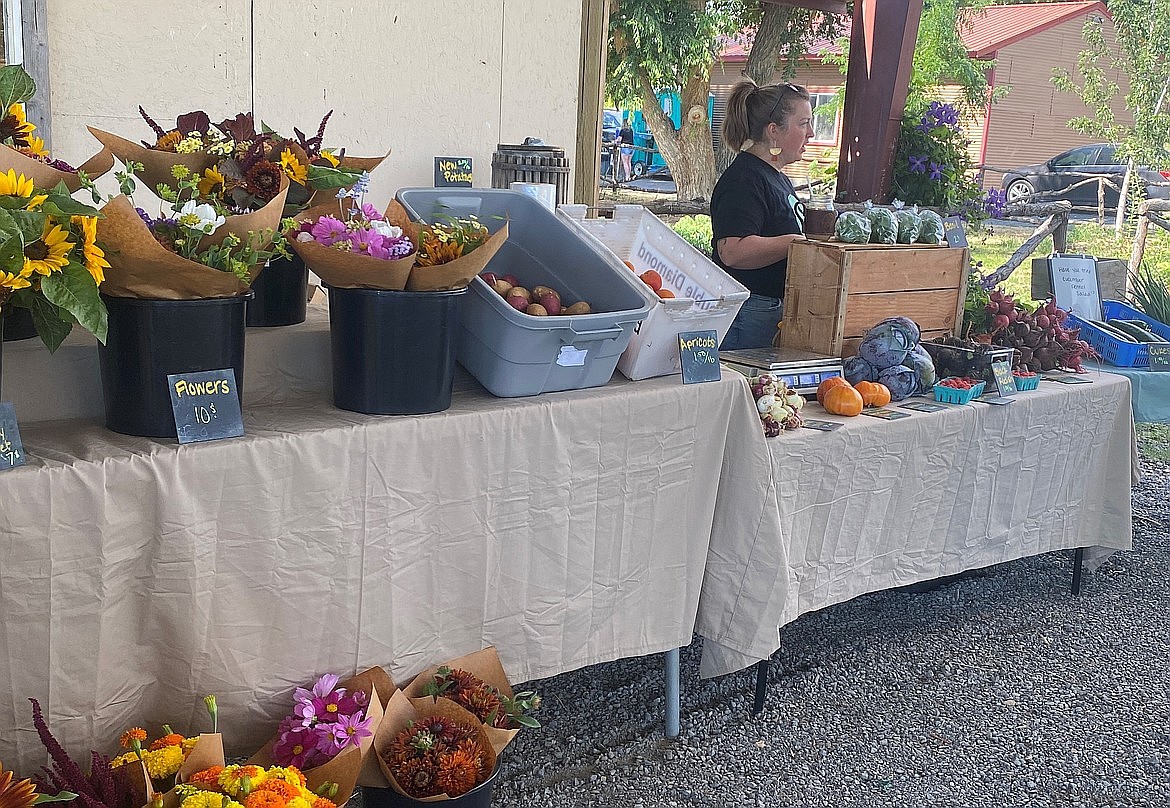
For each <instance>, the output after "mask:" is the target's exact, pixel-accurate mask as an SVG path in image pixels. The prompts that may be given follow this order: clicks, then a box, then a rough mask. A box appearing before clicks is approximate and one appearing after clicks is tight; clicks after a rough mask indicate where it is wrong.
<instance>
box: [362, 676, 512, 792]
mask: <svg viewBox="0 0 1170 808" xmlns="http://www.w3.org/2000/svg"><path fill="white" fill-rule="evenodd" d="M375 748H376V750H377V753H378V762H379V764H380V765H381V767H382V772H383V774H384V775H385V777H386V780H387V782H388V783H389V785H390V787H391V788H392V789H393V790H394V791H395V792H397V793H398V794H401V795H404V796H405V797H409V798H411V800H414V801H418V802H437V801H441V800H446V799H452V798H456V797H461V796H463V795H464V794H467V793H468V792H470V791H472V790H474V789H477V788H479V787H481V786H483V785H484V784H485V783H488V782H489V781H490V780H491V779H492V778H493V777H494V776H495V771H496V752H495V749H494V748H493V747H492V744H491V741H490V740H488V737H487V732H486V731H485V727H484V726H483V724H481V723H480V722H479V720H478V719H476V717H475V716H474V715H472V714H471V713H469V712H468V711H467V710H465V709H463V708H462V707H460V706H459V705H457V704H455V703H454V702H451V701H448V700H446V699H439V700H431V699H414V700H412V699H409V698H407V696H406V694H405V693H403V692H402V691H395V693H394V695H393V696H391V698H390V701H389V703H388V704H387V705H386V717H385V718H384V719H383V723H382V727H381V728H379V732H378V741H377V742H376V744H375ZM487 788H489V789H490V785H489V786H487ZM376 795H377V791H376V790H374V789H365V790H364V791H363V798H364V799H365V800H366V801H367V802H366V804H367V805H369V806H370V808H375V806H377V804H378V799H377V797H376ZM404 802H405V801H403V800H397V801H395V803H396V804H402V803H404ZM489 803H490V799H489V800H488V801H487V802H485V803H484V804H485V805H486V804H489Z"/></svg>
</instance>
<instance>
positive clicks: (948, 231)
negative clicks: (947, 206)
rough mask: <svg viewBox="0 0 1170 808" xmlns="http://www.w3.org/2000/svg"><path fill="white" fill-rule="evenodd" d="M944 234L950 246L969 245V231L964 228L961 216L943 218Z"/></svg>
mask: <svg viewBox="0 0 1170 808" xmlns="http://www.w3.org/2000/svg"><path fill="white" fill-rule="evenodd" d="M943 235H945V236H946V239H947V246H948V247H966V246H967V231H966V230H964V229H963V219H962V218H961V217H959V216H948V217H946V218H945V219H943Z"/></svg>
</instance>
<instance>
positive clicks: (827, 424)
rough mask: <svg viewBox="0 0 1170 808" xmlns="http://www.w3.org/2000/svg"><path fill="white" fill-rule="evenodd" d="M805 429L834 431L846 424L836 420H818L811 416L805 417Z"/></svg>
mask: <svg viewBox="0 0 1170 808" xmlns="http://www.w3.org/2000/svg"><path fill="white" fill-rule="evenodd" d="M801 426H803V427H804V428H805V429H815V430H817V431H818V432H832V431H833V430H834V429H840V428H841V427H843V426H845V424H839V423H837V422H836V421H816V420H813V419H811V418H808V419H805V422H804V423H803V424H801Z"/></svg>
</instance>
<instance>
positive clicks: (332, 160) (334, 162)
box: [321, 149, 341, 168]
mask: <svg viewBox="0 0 1170 808" xmlns="http://www.w3.org/2000/svg"><path fill="white" fill-rule="evenodd" d="M321 157H322V158H324V159H325V161H326V162H328V163H329V165H331V166H333V167H334V168H337V167H338V166H339V165H341V161H340V160H338V159H337V158H336V157H334V156H333V152H331V151H329V150H328V149H321Z"/></svg>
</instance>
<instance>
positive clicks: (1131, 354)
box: [1065, 313, 1150, 368]
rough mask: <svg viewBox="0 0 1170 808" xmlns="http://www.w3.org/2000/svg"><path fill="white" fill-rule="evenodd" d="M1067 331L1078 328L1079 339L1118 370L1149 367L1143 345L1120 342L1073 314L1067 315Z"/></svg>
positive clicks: (1148, 358) (1147, 352) (1148, 360)
mask: <svg viewBox="0 0 1170 808" xmlns="http://www.w3.org/2000/svg"><path fill="white" fill-rule="evenodd" d="M1065 327H1066V328H1068V329H1070V330H1071V329H1074V328H1079V329H1080V330H1081V334H1080V337H1081V339H1083V340H1084V341H1085V342H1087V343H1089V344H1090V345H1092V346H1093V349H1094V350H1095V351H1097V353H1099V354H1101V358H1102V359H1103V360H1104V361H1106V362H1108V363H1109V364H1110V365H1113V366H1114V367H1118V368H1148V367H1149V366H1150V352H1149V351H1148V350H1147V349H1146V346H1145V344H1144V343H1137V342H1122V341H1121V340H1119V339H1118V338H1117V337H1115V336H1113V335H1112V334H1109V333H1107V332H1105V331H1103V330H1101V329H1100V328H1098V327H1097V326H1095V325H1093V324H1092V323H1090V322H1088V321H1086V320H1082V319H1081V318H1080V317H1077V316H1076V315H1075V314H1071V313H1070V314H1069V315H1068V319H1067V320H1065Z"/></svg>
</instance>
